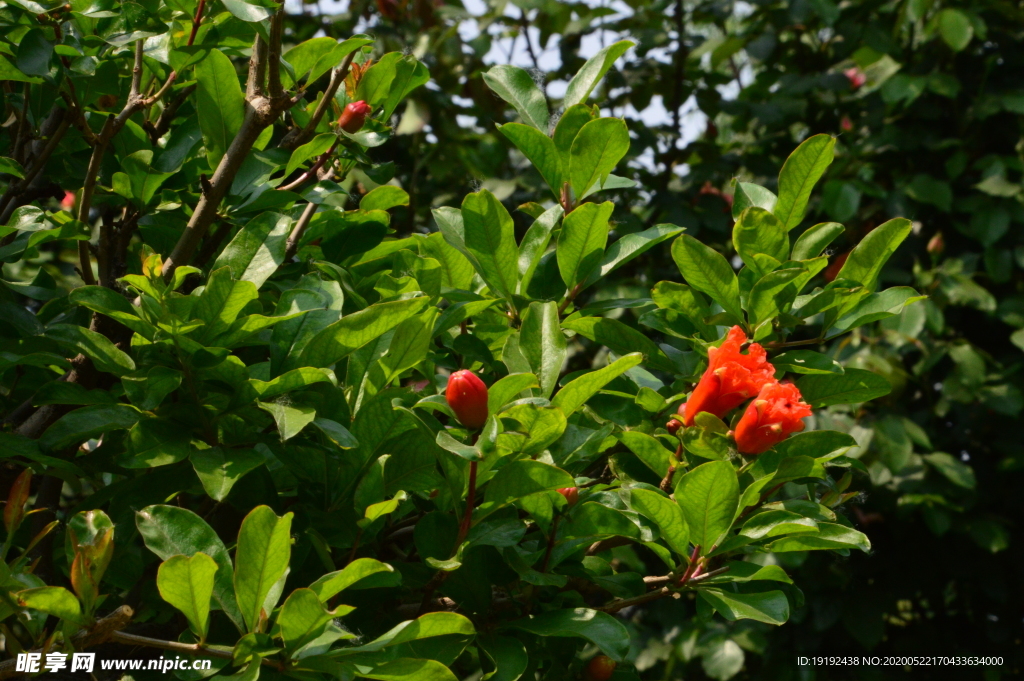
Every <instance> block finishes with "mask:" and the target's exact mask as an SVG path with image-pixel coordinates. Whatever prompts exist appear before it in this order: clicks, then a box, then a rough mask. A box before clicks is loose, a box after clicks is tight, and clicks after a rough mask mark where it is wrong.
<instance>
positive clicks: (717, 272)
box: [672, 234, 743, 321]
mask: <svg viewBox="0 0 1024 681" xmlns="http://www.w3.org/2000/svg"><path fill="white" fill-rule="evenodd" d="M672 258H673V259H674V260H675V261H676V266H677V267H678V268H679V271H680V272H681V273H682V275H683V278H684V279H686V283H688V284H689V285H690V286H691V287H692V288H695V289H697V290H698V291H700V292H701V293H704V294H706V295H708V296H710V297H711V299H712V300H714V301H715V302H716V303H718V304H719V305H721V306H722V308H723V309H725V311H726V312H728V313H730V314H731V315H733V316H734V317H735V318H736V321H739V320H741V319H742V318H743V313H742V310H740V285H739V281H738V280H737V279H736V273H735V272H733V269H732V266H730V265H729V262H728V261H727V260H726V259H725V256H723V255H722V254H721V253H719V252H718V251H716V250H714V249H712V248H710V247H708V246H705V245H704V244H702V243H701V242H699V241H697V240H696V239H694V238H693V237H692V236H690V235H688V234H683V235H682V236H680V237H679V238H678V239H676V240H675V241H673V242H672Z"/></svg>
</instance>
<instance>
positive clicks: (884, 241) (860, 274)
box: [836, 218, 911, 289]
mask: <svg viewBox="0 0 1024 681" xmlns="http://www.w3.org/2000/svg"><path fill="white" fill-rule="evenodd" d="M910 229H911V223H910V220H907V219H905V218H893V219H892V220H889V221H888V222H886V223H884V224H881V225H879V226H878V227H876V228H875V229H873V230H871V231H870V232H869V233H868V235H867V236H865V237H864V238H863V239H862V240H861V242H860V243H859V244H857V247H856V248H854V249H853V251H852V252H851V253H850V255H849V257H847V258H846V262H845V263H844V264H843V268H842V269H841V270H839V274H837V275H836V279H849V280H851V281H856V282H860V283H861V284H863V285H864V286H866V287H868V288H869V289H872V288H874V287H875V283H876V281H877V279H878V274H879V273H880V272H881V271H882V267H883V266H884V265H885V263H886V261H888V260H889V257H890V256H891V255H892V254H893V253H895V252H896V249H897V248H898V247H899V245H900V244H901V243H903V240H904V239H906V238H907V235H909V234H910Z"/></svg>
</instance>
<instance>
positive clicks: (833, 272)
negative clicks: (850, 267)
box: [824, 251, 850, 283]
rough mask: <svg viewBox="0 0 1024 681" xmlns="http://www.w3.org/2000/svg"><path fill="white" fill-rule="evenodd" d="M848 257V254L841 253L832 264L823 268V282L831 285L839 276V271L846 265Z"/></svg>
mask: <svg viewBox="0 0 1024 681" xmlns="http://www.w3.org/2000/svg"><path fill="white" fill-rule="evenodd" d="M849 257H850V252H849V251H847V252H846V253H842V254H840V255H839V257H837V258H836V259H835V260H833V261H832V263H831V264H830V265H829V266H828V267H826V268H825V274H824V276H825V281H827V282H829V283H831V282H833V281H835V280H836V277H838V276H839V271H840V270H841V269H843V265H845V264H846V259H847V258H849Z"/></svg>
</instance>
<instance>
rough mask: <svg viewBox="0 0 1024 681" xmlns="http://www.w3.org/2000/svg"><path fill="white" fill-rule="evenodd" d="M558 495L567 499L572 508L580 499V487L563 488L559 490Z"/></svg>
mask: <svg viewBox="0 0 1024 681" xmlns="http://www.w3.org/2000/svg"><path fill="white" fill-rule="evenodd" d="M558 493H559V494H561V495H562V496H563V497H565V500H566V501H567V502H568V503H569V505H570V506H575V505H576V502H577V501H579V499H580V490H579V488H578V487H563V488H561V489H560V490H558Z"/></svg>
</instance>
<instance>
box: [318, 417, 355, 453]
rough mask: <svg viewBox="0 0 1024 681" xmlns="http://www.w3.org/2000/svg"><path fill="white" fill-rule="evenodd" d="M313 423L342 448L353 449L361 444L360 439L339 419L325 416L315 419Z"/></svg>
mask: <svg viewBox="0 0 1024 681" xmlns="http://www.w3.org/2000/svg"><path fill="white" fill-rule="evenodd" d="M313 425H314V426H316V427H317V428H319V429H320V432H322V433H323V434H324V435H326V436H327V437H328V439H329V440H330V441H331V442H333V443H334V444H335V445H337V446H338V447H341V448H342V449H353V448H355V447H358V446H359V441H358V440H356V438H355V436H354V435H353V434H352V433H350V432H349V430H348V428H346V427H345V426H343V425H341V424H340V423H338V422H337V421H332V420H331V419H325V418H315V419H313Z"/></svg>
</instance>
